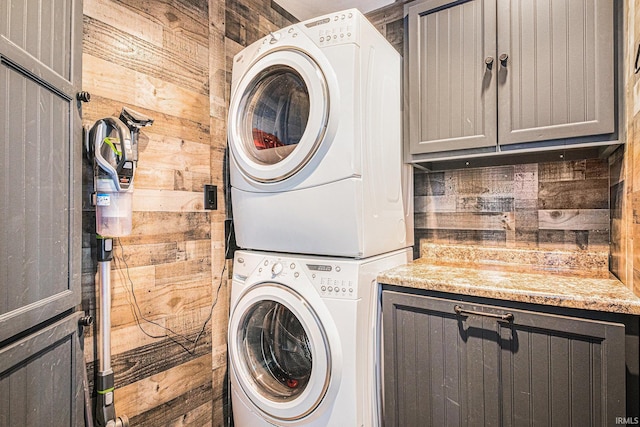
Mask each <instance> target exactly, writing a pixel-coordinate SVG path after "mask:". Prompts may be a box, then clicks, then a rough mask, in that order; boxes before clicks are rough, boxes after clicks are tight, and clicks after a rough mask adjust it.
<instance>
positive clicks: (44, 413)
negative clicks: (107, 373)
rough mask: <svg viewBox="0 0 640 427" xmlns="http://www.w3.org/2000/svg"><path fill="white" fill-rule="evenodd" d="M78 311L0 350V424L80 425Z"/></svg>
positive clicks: (34, 426) (29, 426)
mask: <svg viewBox="0 0 640 427" xmlns="http://www.w3.org/2000/svg"><path fill="white" fill-rule="evenodd" d="M81 315H82V314H81V313H76V314H74V315H72V316H68V317H67V318H65V319H64V320H62V321H59V322H57V323H54V324H53V325H50V326H48V327H46V328H45V329H42V330H41V331H39V332H37V333H34V334H32V335H29V336H27V337H25V338H23V339H21V340H20V341H17V342H15V343H14V344H12V345H10V346H8V347H4V348H0V426H25V427H40V426H80V425H84V419H83V418H84V417H83V405H82V402H83V399H82V396H83V392H82V369H83V363H82V357H83V354H82V349H81V346H80V338H79V336H78V320H79V318H80V316H81Z"/></svg>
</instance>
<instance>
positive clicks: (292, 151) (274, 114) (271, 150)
mask: <svg viewBox="0 0 640 427" xmlns="http://www.w3.org/2000/svg"><path fill="white" fill-rule="evenodd" d="M328 119H329V90H328V86H327V81H326V78H325V75H324V73H323V72H322V70H321V68H320V66H319V65H318V64H317V63H316V61H314V60H313V59H312V58H311V57H310V56H309V55H307V54H306V53H304V52H302V51H300V50H296V49H293V48H288V49H283V50H276V51H273V52H271V53H269V54H267V55H265V56H263V57H262V58H261V59H259V60H258V61H257V62H256V63H255V64H253V65H252V66H251V67H250V68H249V70H248V71H247V72H246V73H245V74H244V75H243V76H242V77H241V79H240V81H239V83H238V85H237V87H236V89H235V91H234V93H233V95H232V97H231V103H230V107H229V124H228V128H229V135H228V138H229V146H230V148H231V152H232V154H233V156H234V159H235V160H236V162H237V164H238V166H239V168H240V170H241V171H242V173H243V174H244V175H246V176H247V177H248V178H250V179H252V180H255V181H257V182H260V183H269V182H278V181H282V180H284V179H286V178H288V177H290V176H292V175H293V174H295V173H296V172H298V171H299V170H300V169H301V168H302V167H304V165H306V164H307V163H308V162H309V160H310V159H311V157H312V156H313V155H314V154H315V152H316V151H317V150H318V147H319V145H320V143H321V142H322V140H323V138H324V135H325V132H326V129H327V122H328Z"/></svg>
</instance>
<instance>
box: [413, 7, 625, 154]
mask: <svg viewBox="0 0 640 427" xmlns="http://www.w3.org/2000/svg"><path fill="white" fill-rule="evenodd" d="M406 14H407V31H408V32H407V43H406V46H405V47H406V50H405V63H406V64H407V69H406V74H407V75H406V82H407V85H406V86H405V89H406V101H407V117H408V119H407V123H406V125H407V141H406V142H407V145H408V150H407V151H408V154H409V155H412V156H413V155H419V154H424V153H437V152H445V151H446V152H451V151H454V150H467V151H466V152H467V153H473V152H475V153H477V152H495V151H500V150H501V148H500V147H503V148H504V147H506V146H509V145H511V144H522V143H531V142H539V141H548V140H566V139H570V138H574V139H575V138H584V137H592V136H594V135H610V134H612V133H613V132H615V117H614V116H615V102H616V101H615V94H614V76H615V67H614V63H615V59H614V58H615V49H614V2H613V1H601V0H553V1H552V0H469V1H456V2H452V1H451V0H447V1H445V0H423V1H418V2H414V3H411V4H409V5H407V6H406ZM563 143H565V142H563ZM551 145H552V144H551ZM469 149H475V150H472V151H469ZM478 149H480V150H478ZM509 149H511V148H509ZM412 160H415V158H414V159H412Z"/></svg>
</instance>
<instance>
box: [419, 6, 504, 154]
mask: <svg viewBox="0 0 640 427" xmlns="http://www.w3.org/2000/svg"><path fill="white" fill-rule="evenodd" d="M446 3H448V2H443V1H437V0H432V1H426V2H421V3H419V4H417V5H415V6H412V7H410V8H409V17H408V19H409V27H410V28H412V29H413V30H412V31H410V32H409V35H408V36H409V37H410V40H409V54H408V59H407V61H408V64H409V65H408V66H409V67H410V70H409V79H410V82H409V85H408V86H409V87H411V88H412V90H411V91H410V92H409V93H408V94H407V96H408V99H409V104H410V106H409V110H408V111H409V115H410V116H409V122H410V124H411V125H410V127H409V129H410V135H409V139H410V148H411V153H426V152H432V151H446V150H458V149H463V148H478V147H488V146H494V145H496V134H495V123H496V97H497V94H496V78H495V74H496V66H495V63H494V64H493V65H492V67H491V69H490V68H488V67H486V66H485V59H486V58H488V57H492V58H495V43H496V42H495V29H496V21H495V0H486V1H485V0H472V1H466V2H455V3H452V4H446ZM494 62H495V61H494Z"/></svg>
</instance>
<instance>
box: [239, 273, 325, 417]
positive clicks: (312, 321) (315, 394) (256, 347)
mask: <svg viewBox="0 0 640 427" xmlns="http://www.w3.org/2000/svg"><path fill="white" fill-rule="evenodd" d="M229 360H230V361H231V364H232V368H233V372H234V374H235V376H236V378H237V381H238V383H239V385H240V387H241V388H242V391H243V392H244V394H245V395H246V396H247V397H248V398H249V399H250V400H251V402H253V404H254V405H255V406H256V407H257V408H258V409H259V410H260V411H262V412H263V413H264V414H265V415H266V416H268V417H271V418H273V419H275V420H282V421H294V420H298V419H300V418H303V417H305V416H306V415H309V414H310V413H311V412H312V411H313V410H314V409H315V408H316V407H317V406H318V405H319V404H320V402H321V401H322V399H323V397H324V396H325V394H326V392H327V388H328V386H329V380H330V375H331V357H330V348H329V344H328V341H327V335H326V333H325V330H324V328H323V327H322V324H321V322H320V321H319V319H318V317H317V316H316V313H315V312H314V311H313V309H312V308H311V307H310V305H309V304H308V303H306V301H304V299H303V298H302V297H301V296H300V295H299V294H298V293H296V292H295V291H293V290H292V289H291V288H288V287H286V286H283V285H278V284H273V283H265V284H261V285H258V286H256V287H253V288H251V289H250V290H249V291H248V292H247V293H246V294H245V295H243V296H242V297H241V298H240V300H239V301H238V304H237V305H236V307H235V309H234V310H233V313H232V314H231V319H230V321H229Z"/></svg>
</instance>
